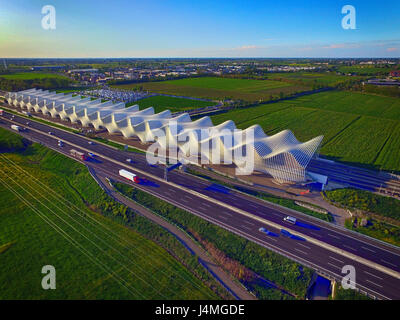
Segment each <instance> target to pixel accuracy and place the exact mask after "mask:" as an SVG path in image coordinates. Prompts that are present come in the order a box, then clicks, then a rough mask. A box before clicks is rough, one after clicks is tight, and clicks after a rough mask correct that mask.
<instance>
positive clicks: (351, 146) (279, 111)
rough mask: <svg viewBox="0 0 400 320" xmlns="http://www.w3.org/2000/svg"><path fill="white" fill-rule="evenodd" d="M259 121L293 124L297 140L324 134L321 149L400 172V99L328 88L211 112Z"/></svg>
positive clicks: (269, 127) (240, 121) (244, 123)
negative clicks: (226, 110)
mask: <svg viewBox="0 0 400 320" xmlns="http://www.w3.org/2000/svg"><path fill="white" fill-rule="evenodd" d="M229 119H230V120H233V121H235V123H236V125H237V126H238V127H239V128H241V129H244V128H247V127H249V126H251V125H253V124H259V125H261V126H262V127H263V129H264V131H265V132H266V133H267V134H269V135H271V134H274V133H277V132H279V131H281V130H284V129H291V130H292V131H293V132H294V133H295V135H296V137H297V138H298V139H299V140H300V141H306V140H308V139H311V138H313V137H316V136H318V135H324V140H323V142H322V148H321V154H323V155H326V156H329V157H331V158H334V159H337V160H340V161H344V162H349V163H352V164H361V165H365V166H369V167H375V168H381V169H384V170H390V171H391V170H395V171H400V161H399V160H398V159H399V155H400V151H399V150H400V99H397V98H392V97H381V96H377V95H372V94H362V93H356V92H347V91H329V92H321V93H316V94H313V95H308V96H304V97H300V98H297V99H293V100H288V101H282V102H279V103H272V104H263V105H259V106H256V107H253V108H250V109H241V110H232V111H230V112H227V113H222V114H218V115H215V116H213V117H212V120H213V123H214V124H219V123H221V122H223V121H226V120H229Z"/></svg>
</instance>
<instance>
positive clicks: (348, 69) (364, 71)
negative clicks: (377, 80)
mask: <svg viewBox="0 0 400 320" xmlns="http://www.w3.org/2000/svg"><path fill="white" fill-rule="evenodd" d="M391 70H392V67H376V66H369V65H365V66H342V67H339V68H338V71H339V72H342V73H355V74H357V75H362V76H375V75H388V74H389V72H390V71H391Z"/></svg>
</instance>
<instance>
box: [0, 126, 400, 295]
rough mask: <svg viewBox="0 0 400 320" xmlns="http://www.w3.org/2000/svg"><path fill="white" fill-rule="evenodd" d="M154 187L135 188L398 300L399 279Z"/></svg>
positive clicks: (111, 168) (103, 167)
mask: <svg viewBox="0 0 400 320" xmlns="http://www.w3.org/2000/svg"><path fill="white" fill-rule="evenodd" d="M2 124H3V123H2ZM3 126H4V124H3ZM23 135H24V136H26V137H33V138H34V139H35V140H39V141H42V143H43V144H45V145H47V146H49V147H52V148H53V149H56V150H57V151H61V152H62V153H65V154H67V155H68V151H69V150H70V148H71V147H70V146H69V145H68V143H66V144H65V146H64V147H62V148H59V147H58V146H57V139H56V138H55V137H50V136H47V135H42V134H39V133H37V132H34V131H30V132H29V131H28V132H26V133H23ZM86 164H88V165H90V166H91V167H92V168H94V169H95V170H96V172H98V173H101V174H103V175H105V176H108V177H110V178H112V179H115V180H118V181H123V182H127V181H126V180H125V179H123V178H121V177H120V176H119V175H118V170H119V169H120V168H121V166H119V165H116V164H115V163H113V162H110V161H107V160H104V159H102V160H101V162H100V161H99V162H91V161H90V162H86ZM157 185H158V186H155V185H154V184H144V185H135V186H136V187H140V188H141V189H143V190H145V191H148V192H150V193H152V194H154V195H157V196H158V197H159V198H162V199H164V200H166V201H169V202H170V203H173V204H175V205H177V206H179V207H181V208H183V209H186V210H188V211H190V212H192V213H194V214H197V215H199V216H201V217H203V218H205V219H206V220H208V221H211V222H213V223H215V224H217V225H220V226H221V227H224V228H226V229H228V230H230V231H233V232H235V233H237V234H239V235H241V236H243V237H245V238H247V239H249V240H251V241H254V242H257V243H259V244H261V245H263V246H265V247H267V248H270V249H271V248H272V249H273V250H275V251H277V252H279V253H282V254H283V255H286V256H289V257H290V258H292V259H294V260H296V261H299V262H301V263H304V264H306V265H309V266H311V267H315V268H317V269H319V270H323V271H325V272H326V273H328V274H329V275H331V276H334V277H335V278H336V279H338V280H339V279H341V273H340V271H341V268H342V266H343V265H346V264H351V265H353V266H354V267H355V268H356V270H357V285H358V287H359V288H361V289H362V290H364V291H367V292H369V293H371V294H373V295H375V296H377V297H379V298H389V299H400V291H399V289H398V288H399V287H400V280H399V279H395V278H393V277H391V276H389V275H387V274H386V273H382V272H380V271H378V270H375V269H372V268H370V267H367V266H365V265H363V264H360V263H358V262H357V261H354V260H351V259H348V258H345V257H343V256H341V255H338V254H335V253H333V252H331V251H329V250H326V249H324V248H322V247H319V246H316V245H314V244H312V243H309V242H304V241H299V240H294V239H289V238H286V237H282V236H280V237H270V236H267V235H265V234H263V233H261V232H260V231H259V230H258V229H259V228H260V227H261V226H264V227H266V228H267V229H268V230H270V231H272V232H274V233H277V234H279V232H280V230H276V229H273V228H271V227H269V226H267V225H263V224H262V223H260V222H259V221H256V220H254V219H251V218H250V217H246V216H242V215H240V216H239V215H238V214H237V213H236V212H235V211H233V210H230V209H227V208H225V207H221V206H219V205H216V204H215V203H213V202H207V201H205V200H204V199H203V198H200V197H196V196H193V195H188V194H187V193H186V192H184V191H182V190H181V189H178V188H175V187H172V186H170V185H168V184H165V183H159V182H158V181H157ZM177 199H179V201H177ZM183 200H184V201H183Z"/></svg>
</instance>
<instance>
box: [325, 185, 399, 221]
mask: <svg viewBox="0 0 400 320" xmlns="http://www.w3.org/2000/svg"><path fill="white" fill-rule="evenodd" d="M325 194H326V197H327V198H328V200H330V201H332V202H334V203H336V204H339V205H341V206H343V207H346V208H350V209H360V210H362V211H366V212H371V213H375V214H377V215H380V216H382V217H388V218H391V219H395V220H398V221H400V200H398V199H395V198H392V197H385V196H381V195H378V194H376V193H373V192H369V191H364V190H359V189H350V188H346V189H336V190H331V191H326V192H325Z"/></svg>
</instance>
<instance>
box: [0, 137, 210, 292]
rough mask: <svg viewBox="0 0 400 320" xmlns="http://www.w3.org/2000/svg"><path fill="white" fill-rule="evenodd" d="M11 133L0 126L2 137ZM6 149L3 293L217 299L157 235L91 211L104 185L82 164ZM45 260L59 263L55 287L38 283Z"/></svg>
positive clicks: (1, 181)
mask: <svg viewBox="0 0 400 320" xmlns="http://www.w3.org/2000/svg"><path fill="white" fill-rule="evenodd" d="M8 138H9V136H8V134H7V133H6V131H5V130H4V129H1V130H0V140H3V139H8ZM14 144H15V145H13V144H10V145H8V146H7V148H10V149H13V148H15V147H18V145H19V143H18V142H17V139H15V142H14ZM4 151H7V149H6V147H2V152H1V153H0V162H1V165H0V185H1V187H0V203H1V206H0V261H1V269H2V272H1V273H0V299H207V298H210V299H215V298H217V297H216V295H215V294H214V293H213V292H212V291H211V290H210V289H208V288H207V287H205V286H204V285H203V284H202V283H201V281H200V280H198V279H197V278H195V277H194V276H193V275H192V274H191V273H190V272H189V271H188V270H187V269H186V268H185V267H184V266H183V265H182V264H180V263H179V262H177V261H176V260H175V259H174V258H173V257H172V256H171V255H170V254H169V253H168V252H167V251H166V250H164V249H162V248H161V247H160V246H158V245H156V244H155V243H154V242H153V241H150V240H148V239H147V238H145V237H143V236H142V235H141V234H139V233H137V232H134V231H132V230H130V229H129V228H127V227H123V226H121V225H120V224H118V223H116V222H114V221H112V220H111V219H109V218H106V217H104V216H102V215H100V214H99V213H96V212H94V211H91V210H89V209H88V208H87V206H86V205H85V204H90V203H93V200H94V199H98V198H100V197H101V195H102V190H101V189H100V188H99V187H98V186H97V184H96V183H95V182H94V180H93V179H92V178H91V177H90V175H89V173H88V171H87V169H86V168H85V167H84V166H83V165H81V164H78V163H77V162H75V161H73V160H71V159H69V158H67V157H65V156H62V155H60V154H58V153H56V152H53V151H51V150H48V149H46V148H44V147H42V146H40V145H36V144H34V145H30V146H28V147H27V148H26V149H25V150H24V151H23V152H20V153H4ZM36 179H38V180H36ZM39 181H41V182H39ZM43 182H45V183H43ZM59 195H62V196H59ZM106 205H112V203H109V204H106ZM121 210H122V212H121ZM124 210H125V209H123V207H121V206H119V207H116V206H114V205H112V206H111V207H110V208H109V211H110V212H111V214H120V213H124ZM134 221H136V220H134ZM44 265H53V266H54V267H55V268H56V280H57V289H56V290H43V289H42V287H41V280H42V277H43V276H44V275H43V274H41V269H42V267H43V266H44Z"/></svg>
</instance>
